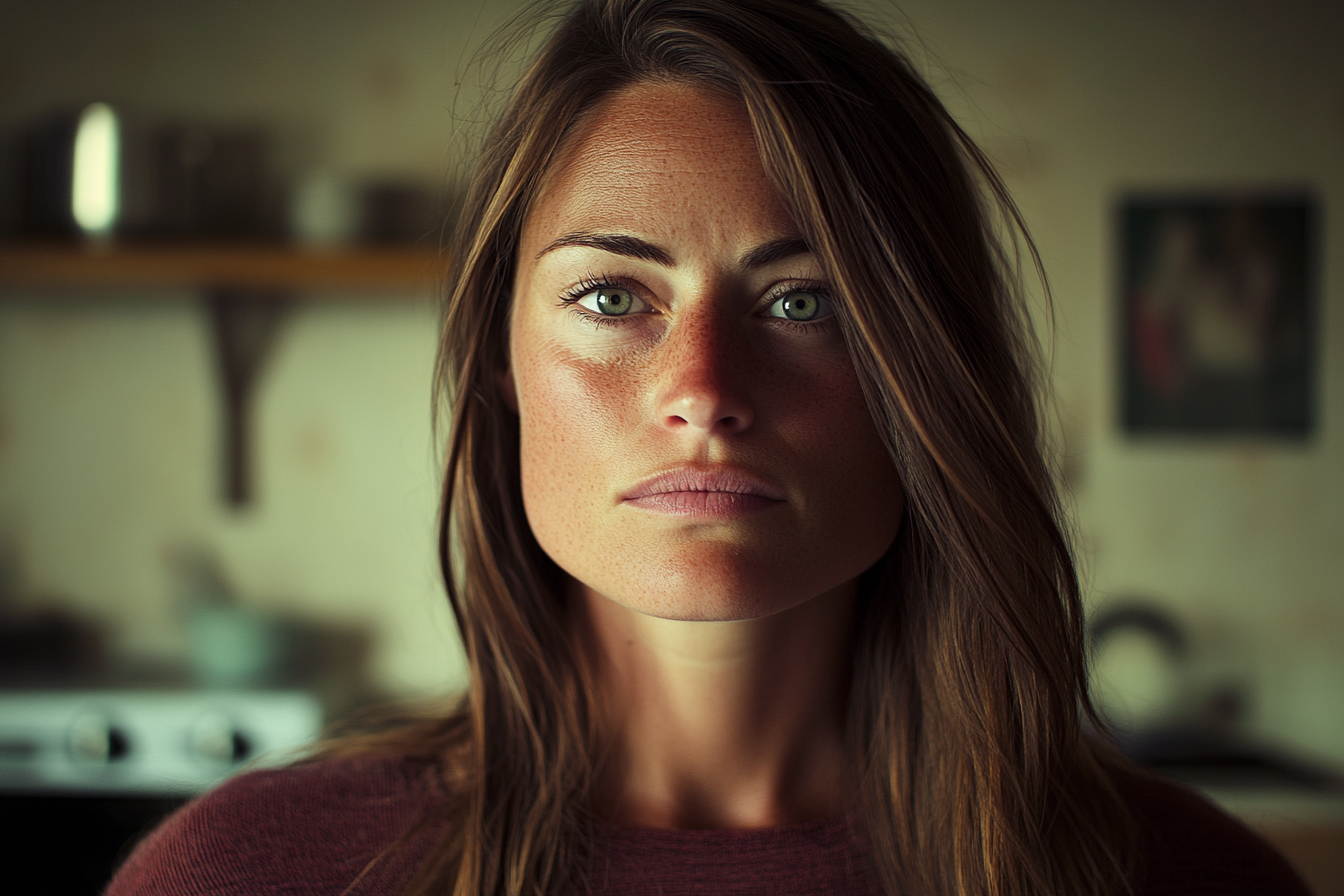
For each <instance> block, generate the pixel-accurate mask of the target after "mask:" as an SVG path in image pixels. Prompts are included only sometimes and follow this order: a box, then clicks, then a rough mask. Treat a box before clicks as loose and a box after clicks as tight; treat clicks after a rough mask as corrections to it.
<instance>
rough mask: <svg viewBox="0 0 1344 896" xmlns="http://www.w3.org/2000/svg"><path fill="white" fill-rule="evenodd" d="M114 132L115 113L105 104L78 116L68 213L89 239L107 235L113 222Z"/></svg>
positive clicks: (117, 141) (116, 145)
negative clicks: (70, 212) (71, 213)
mask: <svg viewBox="0 0 1344 896" xmlns="http://www.w3.org/2000/svg"><path fill="white" fill-rule="evenodd" d="M118 131H119V126H118V123H117V113H116V112H114V111H112V107H111V106H109V105H107V104H106V103H94V104H92V105H90V106H89V107H88V108H86V109H85V110H84V111H83V113H81V114H80V116H79V127H78V129H77V130H76V131H75V158H74V172H73V174H72V176H71V179H70V210H71V211H72V212H73V213H74V216H75V223H77V224H78V225H79V227H80V229H81V230H83V231H84V232H85V233H87V234H89V235H90V236H100V235H103V234H107V233H108V232H110V231H111V230H112V225H113V224H114V223H115V222H116V219H117V205H118V198H119V197H118V196H117V166H118V162H119V159H118V154H119V153H118V150H119V146H120V142H121V141H120V139H119V133H118Z"/></svg>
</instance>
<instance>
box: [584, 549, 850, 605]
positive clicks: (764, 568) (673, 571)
mask: <svg viewBox="0 0 1344 896" xmlns="http://www.w3.org/2000/svg"><path fill="white" fill-rule="evenodd" d="M716 559H717V560H720V561H726V562H714V560H716ZM639 573H643V574H642V575H641V574H639ZM810 578H811V577H810V576H808V575H806V574H805V573H804V572H803V571H801V570H793V569H788V568H782V566H781V564H778V563H775V564H764V563H760V564H757V563H750V562H747V563H744V562H743V558H742V557H741V556H740V555H737V556H732V555H730V556H727V557H723V558H706V557H704V556H703V555H701V556H699V557H696V558H695V560H693V561H691V560H686V561H682V562H664V563H658V564H653V565H651V567H646V568H645V569H643V570H639V572H637V573H635V574H634V575H630V576H627V577H623V580H621V581H612V582H600V583H595V584H597V587H596V588H595V589H594V590H596V591H597V592H598V593H600V594H602V595H604V596H606V597H607V598H608V599H610V600H613V601H615V602H616V603H618V604H620V605H622V606H624V607H627V608H628V609H631V610H634V611H636V612H639V613H643V614H645V615H648V616H654V617H657V618H659V619H674V620H679V621H684V622H734V621H741V620H746V619H759V618H761V617H764V616H770V615H773V614H775V613H778V612H781V611H783V610H787V609H789V608H791V607H795V606H797V605H798V604H801V603H804V602H806V601H808V600H810V599H811V598H813V597H816V596H817V595H819V594H822V593H823V592H825V591H827V590H829V589H830V588H832V587H834V586H835V584H837V583H833V582H825V583H823V582H817V583H811V582H809V581H807V580H808V579H810Z"/></svg>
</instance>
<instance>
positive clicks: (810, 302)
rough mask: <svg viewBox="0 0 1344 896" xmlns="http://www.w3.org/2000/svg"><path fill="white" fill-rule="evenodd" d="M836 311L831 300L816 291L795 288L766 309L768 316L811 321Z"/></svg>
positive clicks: (828, 315)
mask: <svg viewBox="0 0 1344 896" xmlns="http://www.w3.org/2000/svg"><path fill="white" fill-rule="evenodd" d="M834 313H835V311H834V310H833V309H832V307H831V300H830V299H828V298H826V297H825V296H823V295H821V294H820V293H815V292H806V291H804V290H795V291H793V292H790V293H787V294H785V295H783V296H781V297H780V298H778V299H776V300H775V302H774V303H773V304H772V305H771V306H770V307H769V308H768V309H767V310H766V312H765V316H766V317H782V318H784V319H786V320H796V321H810V320H821V319H822V318H826V317H830V316H831V315H832V314H834Z"/></svg>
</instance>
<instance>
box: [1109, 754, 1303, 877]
mask: <svg viewBox="0 0 1344 896" xmlns="http://www.w3.org/2000/svg"><path fill="white" fill-rule="evenodd" d="M1116 786H1117V788H1118V789H1119V791H1120V794H1121V796H1122V797H1123V798H1124V799H1125V801H1126V802H1127V803H1128V804H1129V808H1130V811H1131V812H1133V815H1134V820H1135V822H1136V823H1137V824H1138V827H1139V837H1140V842H1141V843H1142V847H1143V858H1144V867H1143V876H1142V883H1141V886H1140V887H1139V889H1138V893H1139V894H1141V896H1178V894H1179V896H1251V894H1257V896H1258V894H1267V893H1273V894H1284V896H1308V892H1307V888H1306V886H1305V885H1304V884H1303V883H1302V881H1301V879H1300V878H1299V877H1298V876H1297V874H1296V873H1295V872H1294V871H1293V869H1292V868H1291V867H1290V866H1289V864H1288V863H1287V861H1286V860H1284V858H1283V856H1281V855H1279V853H1278V852H1277V851H1276V850H1275V849H1274V847H1272V846H1270V845H1269V843H1267V842H1266V841H1265V840H1264V839H1262V838H1261V837H1260V836H1259V835H1257V834H1255V833H1254V832H1253V831H1251V830H1250V828H1248V827H1246V826H1245V825H1244V824H1242V823H1241V822H1239V821H1237V820H1236V819H1234V818H1233V817H1232V816H1230V815H1228V814H1227V813H1226V812H1224V811H1222V810H1221V809H1219V808H1217V807H1216V806H1214V805H1213V804H1212V803H1211V802H1209V801H1208V800H1207V799H1205V798H1204V797H1202V796H1200V795H1198V794H1196V793H1195V792H1194V791H1192V790H1189V789H1187V788H1185V787H1182V786H1180V785H1178V784H1173V783H1171V782H1169V781H1164V780H1162V779H1160V778H1156V777H1154V776H1152V775H1148V774H1145V773H1142V772H1137V771H1131V772H1125V773H1123V774H1120V775H1117V776H1116Z"/></svg>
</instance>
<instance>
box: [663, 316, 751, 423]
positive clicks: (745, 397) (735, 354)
mask: <svg viewBox="0 0 1344 896" xmlns="http://www.w3.org/2000/svg"><path fill="white" fill-rule="evenodd" d="M747 352H748V346H747V345H746V344H745V340H744V339H743V338H741V336H740V335H738V334H735V333H734V332H733V330H732V325H731V324H730V323H729V322H727V321H725V320H722V319H720V318H719V316H718V315H713V314H705V315H703V316H695V317H689V316H688V317H687V318H684V319H682V320H680V321H678V322H677V323H676V324H675V325H674V327H673V328H672V330H671V331H670V332H669V333H668V335H667V336H666V338H665V341H664V343H663V345H662V346H661V349H660V353H661V354H662V355H663V357H662V359H661V360H662V363H661V364H660V365H659V366H660V369H659V377H658V386H657V390H658V391H657V396H656V404H655V413H656V414H657V415H658V419H659V423H660V424H661V425H662V426H665V427H667V428H668V429H671V430H679V431H684V432H687V433H688V434H689V433H703V434H706V435H729V434H732V433H739V432H742V431H744V430H746V429H748V428H749V427H750V426H751V424H752V421H753V419H754V417H755V412H754V408H753V406H752V401H751V397H750V395H749V394H748V391H747V389H746V388H745V385H746V384H745V382H744V379H745V377H744V365H745V364H746V363H747V360H748V359H747V358H746V354H747Z"/></svg>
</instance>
